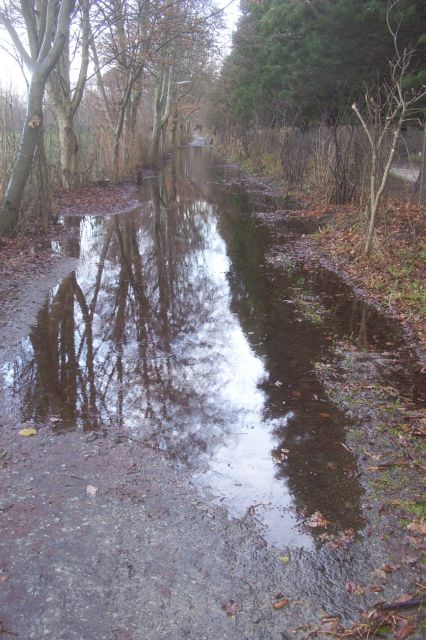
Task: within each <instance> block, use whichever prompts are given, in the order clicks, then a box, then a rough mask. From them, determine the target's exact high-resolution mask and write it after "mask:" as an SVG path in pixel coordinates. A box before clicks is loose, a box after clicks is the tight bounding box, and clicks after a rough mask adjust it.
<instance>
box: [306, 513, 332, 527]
mask: <svg viewBox="0 0 426 640" xmlns="http://www.w3.org/2000/svg"><path fill="white" fill-rule="evenodd" d="M306 524H307V526H308V527H311V528H312V529H315V528H316V527H327V526H328V525H329V524H330V522H329V520H327V518H325V517H324V516H323V515H322V513H320V511H315V513H313V514H312V515H311V517H310V518H309V520H308V521H307V523H306Z"/></svg>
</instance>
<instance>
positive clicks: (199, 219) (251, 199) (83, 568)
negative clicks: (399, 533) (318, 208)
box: [0, 146, 425, 640]
mask: <svg viewBox="0 0 426 640" xmlns="http://www.w3.org/2000/svg"><path fill="white" fill-rule="evenodd" d="M139 197H140V201H141V205H140V207H139V208H138V209H137V210H135V211H133V212H129V213H127V214H122V215H117V216H112V217H111V216H110V217H106V216H105V217H77V218H66V219H65V222H64V223H65V224H67V225H69V226H70V227H71V228H72V230H73V231H74V232H75V233H73V234H71V235H70V237H69V239H68V240H67V241H65V242H64V243H63V245H58V246H56V247H55V248H56V250H57V251H58V252H61V253H62V254H65V255H66V256H72V257H74V258H78V266H77V269H76V270H75V271H74V272H72V273H70V274H69V275H67V276H66V277H65V278H63V279H62V280H61V281H60V282H59V284H58V285H57V286H56V287H54V288H53V289H52V290H51V291H50V294H49V296H48V298H47V300H46V301H45V303H44V305H43V306H42V307H41V308H40V311H39V313H38V315H37V318H36V321H35V323H34V325H33V327H32V329H31V331H30V332H29V334H28V336H27V337H26V338H25V339H23V340H22V341H21V342H20V344H19V347H18V348H17V349H16V352H15V357H14V358H13V359H12V360H10V361H9V362H6V363H4V362H3V364H2V366H1V374H2V377H3V384H2V389H1V390H0V399H1V401H2V404H3V407H4V409H5V411H4V414H3V415H2V416H0V425H1V428H2V450H1V459H0V462H1V464H0V473H1V482H2V485H3V486H4V487H6V492H5V499H4V500H2V501H0V516H1V518H2V530H1V532H0V542H1V546H2V549H3V550H4V552H3V554H2V555H0V577H1V579H2V582H1V585H2V591H1V592H0V597H1V601H2V604H3V605H4V611H5V614H4V616H3V618H2V625H3V626H2V627H0V630H3V629H6V630H7V632H11V633H13V635H14V636H17V637H19V638H21V637H22V638H25V640H30V639H36V640H40V638H41V637H52V638H55V639H57V640H60V639H62V638H63V639H64V640H74V639H75V640H82V639H83V638H84V639H86V638H90V639H91V640H164V638H166V637H167V638H170V639H171V640H182V638H186V637H188V638H191V639H193V640H200V639H201V638H203V639H204V638H205V639H206V640H207V639H208V638H210V637H219V638H221V639H223V640H227V639H229V640H237V639H240V638H241V640H243V639H244V640H246V639H247V638H253V639H254V638H256V639H259V640H261V639H264V640H271V638H277V640H281V638H283V637H284V638H286V639H287V638H291V639H294V638H302V637H306V633H308V631H309V630H312V629H315V628H318V624H321V622H320V619H321V616H322V615H323V614H324V612H325V613H327V614H329V615H332V616H333V615H338V616H339V620H341V621H342V622H343V623H345V624H350V623H353V622H354V621H355V620H359V616H360V612H361V611H362V610H366V609H368V608H371V607H372V606H373V604H374V603H375V602H377V601H378V600H379V599H386V600H387V601H392V600H394V599H395V596H396V595H397V594H399V593H407V592H408V590H409V587H408V585H409V584H411V580H412V568H411V567H412V563H413V554H412V552H410V551H409V547H407V548H408V551H407V562H406V563H405V564H404V563H403V562H402V561H401V559H400V555H399V551H400V549H399V548H398V549H397V550H396V555H395V557H394V555H392V554H393V551H392V549H393V548H391V546H392V545H391V544H390V543H392V541H393V538H394V528H393V523H392V521H388V520H386V518H385V517H383V518H382V514H383V513H386V509H385V510H384V511H383V508H382V507H380V508H379V505H378V504H377V499H376V497H375V496H374V495H373V496H371V495H370V494H369V495H368V496H367V494H366V489H365V487H366V483H365V482H364V484H363V483H362V478H361V477H360V466H361V463H360V456H363V455H367V454H368V455H371V454H370V453H369V452H368V450H367V448H365V447H366V446H367V447H368V448H374V443H373V442H372V441H370V442H369V441H368V438H369V436H368V433H369V432H368V426H367V427H366V429H365V433H363V435H362V438H363V440H362V446H363V447H364V448H363V449H362V450H361V451H359V450H356V447H353V446H351V442H349V441H348V433H350V432H354V427H356V422H357V420H358V414H357V413H356V412H354V413H353V415H352V417H350V418H349V417H348V416H347V415H346V414H344V413H342V411H340V410H339V409H338V405H339V402H338V401H337V400H336V402H331V401H330V399H329V398H330V397H332V394H330V387H327V388H328V392H326V391H325V388H326V386H327V385H325V384H324V375H323V374H324V372H328V373H329V374H331V375H332V376H334V377H335V378H336V379H337V378H340V380H341V388H343V390H344V389H347V390H348V393H350V392H352V391H353V388H352V387H351V385H350V383H351V380H349V381H348V372H347V370H345V367H344V363H343V358H342V354H343V355H344V354H350V355H352V356H353V357H356V358H357V361H358V364H360V365H361V368H362V367H364V368H365V371H367V372H368V375H370V374H369V372H370V371H371V372H373V373H372V374H371V376H370V377H368V379H367V385H366V383H365V372H364V380H363V381H361V382H362V384H360V385H359V392H358V387H356V386H355V392H356V394H357V393H359V396H355V399H356V401H357V403H358V405H362V408H363V410H364V411H365V413H366V415H367V414H368V415H370V414H371V416H372V421H373V423H374V429H375V431H374V432H373V436H371V437H373V438H376V436H377V435H378V431H377V430H376V426H377V420H376V414H375V413H374V407H373V405H370V404H369V402H368V401H367V402H365V395H363V394H364V393H365V386H367V389H369V388H371V389H374V388H375V384H376V376H380V379H381V381H382V383H383V384H384V385H386V384H389V388H392V389H393V390H395V389H397V391H396V392H395V391H392V393H394V395H392V394H391V393H390V392H389V393H390V401H391V402H392V403H393V404H394V405H395V406H396V407H397V405H398V402H400V400H401V399H406V398H408V399H409V400H410V402H411V403H412V405H413V406H414V405H416V404H418V403H420V402H424V399H425V380H424V376H423V377H422V376H415V375H413V374H412V372H411V369H410V366H409V363H408V359H407V358H408V356H406V354H405V353H404V347H403V343H402V341H401V338H400V336H399V334H398V332H397V330H396V329H395V327H393V326H392V325H391V324H390V323H388V322H386V321H385V320H384V319H383V318H382V317H381V316H379V315H378V314H377V313H375V312H374V311H373V310H372V309H371V308H370V307H368V305H366V304H364V303H362V302H361V301H360V300H358V299H357V298H356V296H354V295H353V293H352V292H351V291H350V290H349V288H348V287H347V286H346V285H344V284H342V283H341V282H340V281H339V280H338V278H336V277H335V276H334V275H332V274H330V273H329V272H326V271H320V270H318V271H316V272H308V271H305V270H304V269H302V268H299V267H296V266H295V264H293V262H292V261H291V259H290V257H289V256H290V252H289V251H286V246H287V247H288V246H289V245H288V243H289V242H291V238H292V233H293V232H296V233H303V232H308V231H309V229H304V228H303V225H302V226H300V223H297V227H296V228H294V224H293V223H285V221H284V222H283V221H281V222H280V223H279V224H277V225H276V226H272V227H266V226H265V225H264V224H263V223H262V221H261V218H262V215H261V214H265V213H269V214H270V215H273V213H274V212H275V211H276V210H277V209H280V208H282V206H283V203H282V202H280V201H279V200H275V199H274V198H273V197H271V195H268V194H267V193H266V192H265V191H264V190H263V189H262V188H261V187H260V186H259V185H254V187H253V184H249V185H247V182H246V183H245V182H244V180H242V179H241V176H240V175H239V171H238V169H237V168H235V167H232V166H229V165H224V164H223V163H221V162H220V161H219V160H217V159H216V158H215V157H214V155H213V153H212V151H211V149H209V148H207V147H203V146H200V147H196V146H194V147H191V148H189V149H186V150H183V151H182V153H181V154H180V155H179V156H177V157H176V159H175V162H173V163H171V164H170V165H169V166H167V167H166V169H165V170H164V171H163V172H161V173H160V174H159V175H158V176H151V177H147V179H146V180H144V183H143V185H142V187H141V190H140V194H139ZM16 322H17V324H19V319H16ZM353 375H357V374H353V373H349V376H353ZM355 382H357V380H355ZM363 389H364V390H363ZM386 393H387V392H386ZM395 393H396V395H395ZM364 404H365V407H364ZM22 427H34V428H35V430H36V432H37V435H36V436H35V437H33V438H23V437H21V436H19V435H18V431H19V430H20V429H22ZM364 443H365V444H364ZM348 444H349V446H348ZM379 458H380V456H379ZM373 461H374V459H373ZM385 468H386V467H385ZM386 469H387V468H386ZM404 472H405V471H404ZM387 473H388V471H387V470H386V471H385V472H384V473H383V474H381V475H380V478H378V479H377V482H382V481H383V480H384V479H386V474H387ZM387 477H388V478H389V473H388V476H387ZM409 490H410V488H409V487H408V491H409ZM410 495H411V494H409V496H410ZM392 497H394V496H392ZM403 526H405V525H403ZM388 542H389V544H390V546H389V544H388ZM398 544H399V545H400V542H399V539H398ZM404 562H405V561H404ZM397 563H399V564H397ZM383 566H387V567H398V569H395V570H393V569H392V572H391V573H386V572H384V571H383V570H382V569H381V567H383ZM380 572H381V573H380ZM377 582H379V584H376V583H377ZM348 585H350V588H348ZM353 585H355V586H353ZM354 590H355V591H356V593H354ZM378 593H380V595H378ZM283 597H284V599H288V601H289V602H288V606H287V605H285V606H284V607H283V608H282V609H279V610H277V609H275V608H274V607H273V606H272V604H273V603H274V602H276V601H277V600H279V599H282V598H283ZM229 612H230V613H232V612H234V615H227V613H229ZM307 624H308V625H310V626H309V627H307V626H306V625H307ZM325 624H329V623H327V622H326V623H325ZM419 633H421V632H419ZM417 637H419V638H420V637H421V635H418V636H417Z"/></svg>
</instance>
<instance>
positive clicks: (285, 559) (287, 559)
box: [280, 556, 290, 564]
mask: <svg viewBox="0 0 426 640" xmlns="http://www.w3.org/2000/svg"><path fill="white" fill-rule="evenodd" d="M280 560H281V562H284V564H287V562H290V558H289V556H280Z"/></svg>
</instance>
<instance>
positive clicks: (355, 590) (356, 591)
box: [346, 580, 365, 596]
mask: <svg viewBox="0 0 426 640" xmlns="http://www.w3.org/2000/svg"><path fill="white" fill-rule="evenodd" d="M346 591H347V592H348V593H352V594H353V595H354V596H362V594H363V593H364V592H365V588H364V587H362V586H361V585H360V584H357V583H356V582H353V580H349V582H347V583H346Z"/></svg>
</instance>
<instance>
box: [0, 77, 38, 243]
mask: <svg viewBox="0 0 426 640" xmlns="http://www.w3.org/2000/svg"><path fill="white" fill-rule="evenodd" d="M44 86H45V82H44V80H43V78H42V77H40V76H38V75H36V74H34V75H33V76H32V78H31V83H30V91H29V95H28V106H27V113H26V116H25V122H24V128H23V130H22V136H21V142H20V144H19V150H18V155H17V158H16V162H15V167H14V169H13V172H12V175H11V177H10V180H9V184H8V186H7V189H6V195H5V200H4V205H3V210H2V212H1V215H0V234H5V235H13V234H14V233H15V232H16V228H17V226H18V224H19V216H20V206H21V203H22V197H23V193H24V188H25V185H26V183H27V180H28V176H29V175H30V171H31V166H32V163H33V158H34V151H35V148H36V145H37V139H38V135H39V127H42V126H43V94H44Z"/></svg>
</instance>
